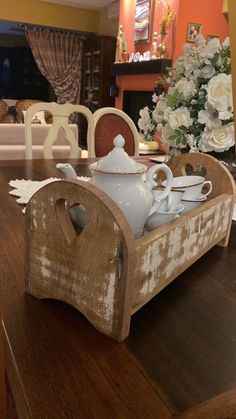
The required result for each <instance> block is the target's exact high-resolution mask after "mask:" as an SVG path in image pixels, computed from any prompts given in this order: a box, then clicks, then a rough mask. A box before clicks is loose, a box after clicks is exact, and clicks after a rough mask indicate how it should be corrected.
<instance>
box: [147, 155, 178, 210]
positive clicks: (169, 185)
mask: <svg viewBox="0 0 236 419" xmlns="http://www.w3.org/2000/svg"><path fill="white" fill-rule="evenodd" d="M161 171H162V172H164V173H165V175H166V187H165V189H164V190H163V192H162V193H161V194H160V195H158V199H155V200H154V202H153V205H152V207H151V209H150V211H149V214H148V216H150V215H152V214H153V213H154V212H156V211H157V209H158V207H159V206H160V203H161V201H162V199H165V198H166V197H167V195H168V194H169V192H170V190H171V188H172V184H173V173H172V171H171V170H170V168H169V167H168V166H167V165H166V164H164V163H162V164H158V165H155V166H153V167H151V168H150V169H149V170H148V172H147V182H148V183H149V185H150V186H151V188H154V187H155V186H157V183H156V182H155V180H154V179H153V176H154V174H156V173H158V172H161Z"/></svg>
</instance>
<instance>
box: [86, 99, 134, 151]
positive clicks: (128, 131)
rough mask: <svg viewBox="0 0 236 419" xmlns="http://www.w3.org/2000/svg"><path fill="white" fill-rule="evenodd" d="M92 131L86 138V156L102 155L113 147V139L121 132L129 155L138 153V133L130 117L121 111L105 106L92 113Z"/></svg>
mask: <svg viewBox="0 0 236 419" xmlns="http://www.w3.org/2000/svg"><path fill="white" fill-rule="evenodd" d="M93 130H94V131H93V133H92V135H91V136H90V137H89V139H88V143H87V144H88V157H103V156H105V155H106V154H107V153H109V151H111V150H112V149H113V140H114V138H115V136H116V135H118V134H121V135H122V136H123V137H124V139H125V147H124V149H125V151H126V152H127V153H128V154H129V155H130V156H138V155H139V135H138V130H137V128H136V126H135V124H134V122H133V121H132V119H131V118H130V117H129V116H128V115H127V114H126V113H125V112H123V111H121V110H120V109H116V108H111V107H106V108H101V109H98V110H97V111H96V112H94V114H93Z"/></svg>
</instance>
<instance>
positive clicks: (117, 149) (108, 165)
mask: <svg viewBox="0 0 236 419" xmlns="http://www.w3.org/2000/svg"><path fill="white" fill-rule="evenodd" d="M113 144H114V148H113V150H112V151H110V153H108V154H107V156H105V157H104V158H102V159H100V160H99V161H98V162H97V163H95V164H92V165H91V168H92V169H94V170H98V171H100V172H103V173H120V174H121V173H123V174H128V173H143V172H144V171H145V170H146V166H144V165H143V164H140V163H137V162H136V161H135V160H133V159H132V158H131V157H130V156H129V155H128V154H127V153H126V151H125V150H124V145H125V140H124V138H123V137H122V135H120V134H119V135H117V136H116V137H115V138H114V140H113Z"/></svg>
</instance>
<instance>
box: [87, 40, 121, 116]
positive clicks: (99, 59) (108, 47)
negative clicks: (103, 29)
mask: <svg viewBox="0 0 236 419" xmlns="http://www.w3.org/2000/svg"><path fill="white" fill-rule="evenodd" d="M115 48H116V38H115V37H111V36H96V35H92V36H91V37H89V39H88V40H87V42H86V44H85V51H84V56H83V76H82V90H81V102H82V103H83V105H85V106H87V107H88V108H89V109H91V110H92V111H93V112H94V111H95V110H97V109H99V108H102V107H104V106H114V103H115V100H114V98H113V97H111V96H110V86H111V85H112V84H113V83H114V82H115V77H114V76H111V73H110V66H111V64H112V63H113V62H114V59H115Z"/></svg>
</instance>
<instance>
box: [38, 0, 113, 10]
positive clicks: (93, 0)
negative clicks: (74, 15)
mask: <svg viewBox="0 0 236 419" xmlns="http://www.w3.org/2000/svg"><path fill="white" fill-rule="evenodd" d="M41 1H44V2H47V3H57V4H64V5H66V6H72V7H80V8H84V9H94V10H100V9H103V8H104V7H106V6H109V5H110V4H112V3H114V2H115V0H41Z"/></svg>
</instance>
